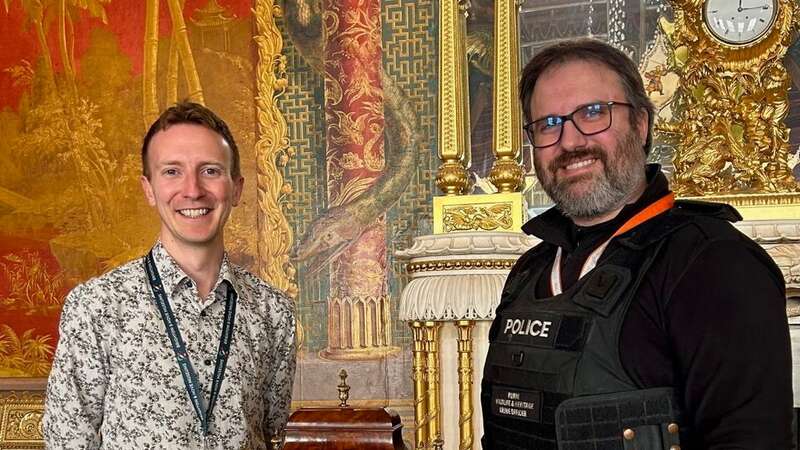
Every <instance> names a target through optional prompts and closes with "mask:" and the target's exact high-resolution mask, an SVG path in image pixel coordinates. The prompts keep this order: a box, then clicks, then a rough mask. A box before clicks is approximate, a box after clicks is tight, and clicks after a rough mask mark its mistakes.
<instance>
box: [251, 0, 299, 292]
mask: <svg viewBox="0 0 800 450" xmlns="http://www.w3.org/2000/svg"><path fill="white" fill-rule="evenodd" d="M254 14H255V19H256V27H257V30H258V32H257V33H256V37H255V41H256V45H257V47H258V57H259V58H258V68H257V70H256V77H257V80H256V82H257V87H258V96H257V97H256V105H257V123H258V133H259V139H258V141H257V142H256V158H257V162H256V183H257V198H258V206H259V210H260V211H259V218H258V219H259V220H258V256H259V275H260V276H261V277H262V278H264V279H265V280H267V281H269V282H270V283H272V285H273V286H275V287H277V288H278V289H281V290H283V291H284V292H286V293H287V294H288V295H289V296H291V297H295V296H296V295H297V284H296V282H295V280H294V276H295V268H294V266H293V265H292V264H291V263H290V262H289V248H290V246H291V244H292V240H293V236H292V229H291V227H289V223H288V221H287V220H286V216H285V215H284V213H283V210H282V209H281V205H280V199H281V196H282V194H281V192H282V189H284V184H285V182H284V179H283V173H282V172H281V171H280V170H278V167H277V164H276V161H279V160H281V159H282V158H284V159H285V157H291V156H292V154H293V151H292V150H291V149H290V148H289V143H288V139H287V137H286V136H287V135H286V119H285V118H284V117H283V115H282V114H281V112H280V110H279V109H278V106H277V98H278V97H279V96H280V95H281V94H282V93H283V90H284V89H285V88H286V83H287V81H286V58H285V57H284V56H283V55H281V50H282V48H283V38H282V36H281V32H280V30H278V28H277V27H276V26H275V17H280V16H281V15H282V11H281V9H280V7H279V6H277V5H275V4H274V2H273V1H272V0H258V1H257V2H256V5H255V10H254Z"/></svg>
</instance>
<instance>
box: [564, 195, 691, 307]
mask: <svg viewBox="0 0 800 450" xmlns="http://www.w3.org/2000/svg"><path fill="white" fill-rule="evenodd" d="M674 204H675V194H673V193H672V192H670V193H669V194H667V195H665V196H663V197H661V198H660V199H658V200H656V201H655V202H653V203H651V204H650V205H648V206H647V208H645V209H643V210H641V211H639V212H638V213H636V215H634V216H633V217H631V218H630V219H628V220H627V221H626V222H625V223H623V224H622V226H621V227H619V229H618V230H617V231H615V232H614V234H612V235H611V237H610V238H608V239H606V240H605V242H603V243H602V244H600V245H599V246H598V247H597V248H596V249H594V251H592V253H590V254H589V256H588V257H587V258H586V261H584V262H583V266H582V267H581V273H580V275H579V276H578V279H579V280H580V279H581V278H583V276H584V275H586V274H587V273H589V272H590V271H591V270H592V269H594V268H595V266H597V261H599V260H600V256H601V255H602V254H603V252H604V251H605V249H606V247H608V244H609V243H611V240H612V239H614V238H615V237H617V236H619V235H621V234H623V233H625V232H628V231H630V230H632V229H634V228H636V227H637V226H639V225H641V224H643V223H645V222H647V221H648V220H650V219H652V218H653V217H656V216H657V215H659V214H661V213H663V212H666V211H667V210H669V209H670V208H672V206H673V205H674ZM550 290H551V292H552V293H553V295H554V296H555V295H559V294H561V292H562V288H561V247H558V250H556V257H555V260H554V261H553V269H552V270H551V271H550Z"/></svg>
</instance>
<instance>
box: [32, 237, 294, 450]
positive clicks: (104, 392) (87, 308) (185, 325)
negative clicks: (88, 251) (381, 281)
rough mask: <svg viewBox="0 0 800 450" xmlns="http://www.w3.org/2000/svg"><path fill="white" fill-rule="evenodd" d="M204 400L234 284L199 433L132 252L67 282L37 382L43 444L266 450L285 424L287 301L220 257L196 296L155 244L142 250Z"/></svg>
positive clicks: (289, 372) (290, 337)
mask: <svg viewBox="0 0 800 450" xmlns="http://www.w3.org/2000/svg"><path fill="white" fill-rule="evenodd" d="M153 256H154V259H155V262H156V267H157V268H158V271H159V273H160V275H161V279H162V282H163V284H164V290H165V291H166V292H167V294H168V295H169V301H170V305H171V307H172V311H173V313H174V315H175V317H176V320H177V322H178V327H179V329H180V333H181V335H182V336H183V340H184V341H185V342H186V348H187V351H188V354H189V357H190V360H191V362H192V365H193V367H194V369H195V371H196V372H197V378H198V380H199V383H200V385H201V388H202V392H203V395H204V404H207V402H208V399H209V394H210V389H211V381H212V377H213V372H214V365H215V363H216V355H217V349H218V346H219V340H220V335H221V332H222V318H223V316H224V313H225V298H226V294H227V289H228V288H227V283H223V282H222V280H227V281H228V282H229V283H231V285H232V286H233V287H234V288H235V290H236V293H237V294H238V302H237V307H236V318H235V325H234V331H233V340H232V343H231V349H230V355H229V357H228V365H227V369H226V371H225V378H224V381H223V382H222V386H221V389H220V393H219V398H218V399H217V403H216V405H215V407H214V410H213V412H212V417H211V418H210V425H209V433H208V435H207V436H206V437H204V436H203V433H202V428H201V425H200V420H199V419H198V417H197V414H196V413H195V411H194V408H193V407H192V403H191V400H190V399H189V395H188V394H187V391H186V388H185V386H184V382H183V378H182V377H181V372H180V369H179V367H178V364H177V362H176V361H175V354H174V352H173V349H172V346H171V345H170V341H169V338H168V337H167V333H166V331H165V327H164V322H163V321H162V319H161V316H160V315H159V312H158V308H157V307H156V305H155V303H154V300H153V295H152V293H151V290H150V285H149V283H148V281H147V277H146V275H145V270H144V260H143V259H139V260H136V261H132V262H130V263H128V264H125V265H123V266H120V267H119V268H117V269H115V270H113V271H111V272H109V273H107V274H105V275H103V276H101V277H99V278H94V279H92V280H89V281H88V282H86V283H85V284H82V285H79V286H77V287H76V288H75V289H73V290H72V292H70V294H69V295H68V296H67V299H66V301H65V303H64V309H63V311H62V313H61V323H60V329H59V331H60V337H59V341H58V348H57V350H56V354H55V359H54V361H53V368H52V371H51V372H50V379H49V381H48V384H47V399H46V404H45V415H44V436H45V442H46V445H47V448H52V449H70V450H77V449H95V448H103V449H137V450H139V449H205V448H211V449H253V450H256V449H265V448H269V444H268V441H269V436H271V435H273V434H274V432H275V431H276V430H281V429H282V428H283V427H284V425H285V424H286V420H287V417H288V414H289V405H290V401H291V394H292V381H293V377H294V370H295V343H294V339H295V336H294V332H295V319H294V313H293V304H292V301H291V300H290V299H289V298H287V297H286V296H285V295H284V294H282V293H281V292H279V291H278V290H276V289H274V288H272V287H270V286H269V285H267V284H266V283H264V282H263V281H261V280H260V279H258V278H256V277H255V276H253V275H251V274H250V273H249V272H247V271H245V270H244V269H242V268H241V267H238V266H235V265H233V264H231V263H230V262H229V261H228V258H227V256H226V257H225V258H224V260H223V262H222V267H221V268H220V274H219V277H218V279H217V282H216V285H215V286H214V289H213V290H212V292H211V293H209V295H208V296H207V297H206V298H205V299H203V300H202V301H201V300H200V298H199V294H198V292H197V288H196V286H194V283H193V282H192V281H191V279H190V278H189V277H187V276H186V274H185V273H184V272H183V271H182V270H181V269H180V268H179V267H178V265H177V264H176V263H175V261H174V260H173V259H172V257H170V256H169V254H167V252H166V250H165V249H164V247H163V246H162V245H161V244H160V243H157V244H156V245H155V247H154V248H153Z"/></svg>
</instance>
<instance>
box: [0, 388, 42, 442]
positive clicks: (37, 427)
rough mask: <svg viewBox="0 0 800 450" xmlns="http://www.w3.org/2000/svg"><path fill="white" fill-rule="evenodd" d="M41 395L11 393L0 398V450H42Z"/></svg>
mask: <svg viewBox="0 0 800 450" xmlns="http://www.w3.org/2000/svg"><path fill="white" fill-rule="evenodd" d="M43 413H44V398H43V396H42V395H41V394H30V393H26V392H22V393H17V392H13V391H12V392H11V393H10V394H6V395H3V396H0V449H2V448H29V449H39V448H44V441H43V439H44V435H43V433H42V416H43V415H44V414H43Z"/></svg>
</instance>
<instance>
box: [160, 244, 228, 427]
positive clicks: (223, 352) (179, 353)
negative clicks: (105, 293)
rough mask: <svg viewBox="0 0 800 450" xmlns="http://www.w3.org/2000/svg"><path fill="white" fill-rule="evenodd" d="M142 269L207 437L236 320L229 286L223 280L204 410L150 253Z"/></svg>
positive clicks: (190, 363) (191, 369) (175, 322)
mask: <svg viewBox="0 0 800 450" xmlns="http://www.w3.org/2000/svg"><path fill="white" fill-rule="evenodd" d="M144 269H145V272H147V278H148V280H149V281H150V288H151V289H152V291H153V296H154V297H155V303H156V306H157V307H158V311H159V312H160V313H161V319H162V320H163V321H164V326H165V327H166V329H167V335H168V336H169V341H170V343H171V344H172V350H173V352H175V359H176V360H177V361H178V367H180V369H181V375H182V376H183V384H184V386H185V387H186V392H187V393H188V394H189V399H190V400H191V401H192V406H193V407H194V411H195V413H196V414H197V417H198V418H199V419H200V424H201V426H202V427H203V435H204V436H205V435H207V434H208V425H209V422H210V418H211V413H212V412H213V410H214V405H215V404H216V403H217V397H218V396H219V391H220V387H221V386H222V380H223V379H224V378H225V367H226V366H227V365H228V353H229V351H230V348H231V339H232V337H233V323H234V319H235V318H236V300H237V296H236V291H234V290H233V286H231V285H230V283H228V282H227V280H226V281H225V282H226V283H228V294H227V297H226V301H225V317H224V319H223V321H222V322H223V323H222V336H220V340H219V349H218V350H217V362H216V364H215V365H214V379H213V381H212V383H211V396H210V398H209V400H208V408H204V407H203V400H202V392H201V391H200V383H199V382H198V380H197V373H196V372H195V370H194V367H192V362H191V361H190V360H189V354H188V353H186V343H185V342H184V341H183V338H182V337H181V332H180V330H179V329H178V322H177V321H176V320H175V315H174V314H173V313H172V308H171V307H170V306H169V298H168V297H167V294H166V292H164V284H163V283H162V282H161V276H160V275H159V274H158V268H156V263H155V259H154V258H153V251H152V250H150V253H148V254H147V258H146V259H145V264H144Z"/></svg>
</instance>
